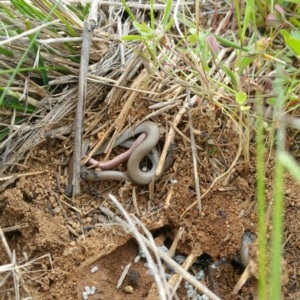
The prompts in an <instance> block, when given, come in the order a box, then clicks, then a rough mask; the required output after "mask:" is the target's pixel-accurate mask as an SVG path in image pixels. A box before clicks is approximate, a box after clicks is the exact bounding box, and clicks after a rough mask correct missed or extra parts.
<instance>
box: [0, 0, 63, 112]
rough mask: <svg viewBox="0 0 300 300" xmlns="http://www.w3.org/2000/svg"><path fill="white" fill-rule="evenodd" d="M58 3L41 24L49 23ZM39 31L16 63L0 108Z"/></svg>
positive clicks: (1, 99) (0, 99)
mask: <svg viewBox="0 0 300 300" xmlns="http://www.w3.org/2000/svg"><path fill="white" fill-rule="evenodd" d="M60 2H61V0H58V1H57V3H56V4H55V6H53V8H52V9H51V11H50V12H49V14H48V16H47V17H46V18H45V20H44V22H43V24H46V23H47V22H48V21H49V19H50V17H51V15H52V14H53V13H54V11H55V10H56V8H57V6H58V5H59V4H60ZM40 31H41V30H39V31H37V32H36V33H35V35H34V37H33V40H32V41H30V44H29V45H28V47H27V49H26V50H25V51H24V54H23V56H22V57H21V59H20V60H19V62H18V64H17V66H16V68H15V70H14V72H13V74H12V76H11V77H10V79H9V81H8V84H7V88H6V89H5V90H4V91H3V93H2V95H1V98H0V106H1V105H2V104H3V101H4V98H5V96H6V94H7V91H8V88H9V87H10V86H11V84H12V82H13V80H14V79H15V77H16V75H17V73H18V71H19V69H20V67H21V65H22V64H23V61H24V60H25V58H26V57H27V55H28V53H29V51H30V50H31V48H32V46H33V44H34V41H35V40H36V38H37V37H38V36H39V34H40Z"/></svg>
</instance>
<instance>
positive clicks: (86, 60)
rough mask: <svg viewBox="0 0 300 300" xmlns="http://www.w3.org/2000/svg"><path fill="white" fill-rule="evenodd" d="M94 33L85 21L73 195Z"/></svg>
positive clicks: (76, 189)
mask: <svg viewBox="0 0 300 300" xmlns="http://www.w3.org/2000/svg"><path fill="white" fill-rule="evenodd" d="M92 35H93V33H92V32H90V33H89V31H88V22H87V21H84V27H83V41H82V50H81V60H80V70H79V86H78V102H77V109H76V118H75V138H74V154H73V156H74V161H73V172H72V174H73V180H72V185H73V195H77V194H79V193H80V161H81V142H82V123H83V114H84V108H85V100H86V87H87V78H86V77H87V76H86V74H87V73H88V64H89V53H90V45H91V38H92Z"/></svg>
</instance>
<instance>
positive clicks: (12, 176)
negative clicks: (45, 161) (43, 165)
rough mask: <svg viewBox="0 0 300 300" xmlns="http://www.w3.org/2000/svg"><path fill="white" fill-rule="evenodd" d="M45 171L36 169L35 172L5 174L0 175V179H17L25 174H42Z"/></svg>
mask: <svg viewBox="0 0 300 300" xmlns="http://www.w3.org/2000/svg"><path fill="white" fill-rule="evenodd" d="M45 172H46V171H37V172H29V173H22V174H14V175H10V176H6V177H0V181H5V180H10V179H17V178H20V177H25V176H33V175H39V174H43V173H45Z"/></svg>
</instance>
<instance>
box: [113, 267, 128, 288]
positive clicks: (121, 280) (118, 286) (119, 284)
mask: <svg viewBox="0 0 300 300" xmlns="http://www.w3.org/2000/svg"><path fill="white" fill-rule="evenodd" d="M130 266H131V263H129V264H128V265H127V266H126V267H125V269H124V271H123V272H122V275H121V277H120V279H119V280H118V284H117V286H116V288H117V289H119V288H120V287H121V285H122V284H123V282H124V279H125V277H126V275H127V273H128V271H129V268H130Z"/></svg>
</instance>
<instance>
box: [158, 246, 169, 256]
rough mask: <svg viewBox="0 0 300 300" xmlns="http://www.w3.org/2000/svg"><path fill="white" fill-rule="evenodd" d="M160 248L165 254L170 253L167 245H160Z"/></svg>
mask: <svg viewBox="0 0 300 300" xmlns="http://www.w3.org/2000/svg"><path fill="white" fill-rule="evenodd" d="M158 249H160V250H161V251H162V252H164V253H165V254H169V249H168V248H167V247H166V246H159V247H158Z"/></svg>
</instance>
